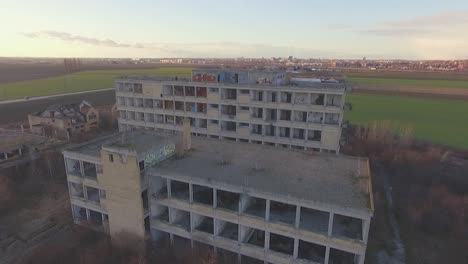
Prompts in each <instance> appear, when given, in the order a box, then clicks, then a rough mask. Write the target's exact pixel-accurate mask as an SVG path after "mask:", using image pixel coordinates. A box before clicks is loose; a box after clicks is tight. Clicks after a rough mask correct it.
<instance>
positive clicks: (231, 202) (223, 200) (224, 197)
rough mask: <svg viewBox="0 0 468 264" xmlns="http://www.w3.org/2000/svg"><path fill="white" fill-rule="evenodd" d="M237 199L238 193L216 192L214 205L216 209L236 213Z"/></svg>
mask: <svg viewBox="0 0 468 264" xmlns="http://www.w3.org/2000/svg"><path fill="white" fill-rule="evenodd" d="M239 197H240V195H239V194H238V193H233V192H228V191H223V190H216V198H217V201H216V205H217V207H218V208H221V209H226V210H231V211H235V212H237V211H238V210H239Z"/></svg>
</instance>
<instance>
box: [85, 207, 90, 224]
mask: <svg viewBox="0 0 468 264" xmlns="http://www.w3.org/2000/svg"><path fill="white" fill-rule="evenodd" d="M85 209H86V221H89V215H90V214H89V209H88V208H85Z"/></svg>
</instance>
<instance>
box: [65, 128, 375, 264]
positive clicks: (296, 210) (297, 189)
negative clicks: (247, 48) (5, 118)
mask: <svg viewBox="0 0 468 264" xmlns="http://www.w3.org/2000/svg"><path fill="white" fill-rule="evenodd" d="M183 131H184V132H183V135H182V136H181V135H177V134H176V135H174V133H167V134H162V132H157V131H152V130H136V131H130V132H120V133H118V134H114V135H110V136H106V137H103V138H99V139H96V140H94V141H90V142H88V143H84V144H81V145H77V146H75V147H72V148H70V149H68V150H66V151H64V152H63V154H64V159H65V165H66V169H67V178H68V186H69V192H70V200H71V206H72V214H73V218H74V221H75V223H77V224H86V225H87V226H89V227H92V228H95V229H98V230H101V231H103V232H106V233H108V234H110V236H111V237H112V238H113V239H114V237H115V236H116V235H117V234H119V233H121V232H130V233H132V234H134V235H136V236H137V237H139V238H141V239H142V240H143V239H153V240H155V241H164V240H167V241H169V242H171V243H173V244H177V243H186V244H188V245H192V246H193V245H195V244H196V245H199V244H201V245H205V246H206V247H210V248H211V249H212V250H214V252H215V253H217V254H223V255H230V256H232V257H233V258H235V259H237V261H239V262H240V263H274V264H280V263H304V264H306V263H324V264H331V263H356V264H363V263H364V257H365V252H366V246H367V238H368V234H369V224H370V220H371V217H372V215H373V210H374V209H373V200H372V190H371V186H372V185H371V178H370V172H369V163H368V159H366V158H358V157H348V156H343V155H332V154H326V153H315V152H304V151H298V150H291V149H282V148H274V147H272V146H266V145H257V144H239V143H236V142H232V141H226V140H222V141H220V140H215V139H210V138H205V137H191V136H190V133H191V130H190V122H189V120H188V119H185V120H184V124H183Z"/></svg>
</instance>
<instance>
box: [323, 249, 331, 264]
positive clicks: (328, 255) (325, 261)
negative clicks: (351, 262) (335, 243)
mask: <svg viewBox="0 0 468 264" xmlns="http://www.w3.org/2000/svg"><path fill="white" fill-rule="evenodd" d="M329 260H330V247H328V246H327V247H326V249H325V260H324V262H323V263H324V264H328V261H329Z"/></svg>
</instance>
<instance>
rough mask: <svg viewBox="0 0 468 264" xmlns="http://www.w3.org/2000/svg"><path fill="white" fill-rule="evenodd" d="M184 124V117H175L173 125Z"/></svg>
mask: <svg viewBox="0 0 468 264" xmlns="http://www.w3.org/2000/svg"><path fill="white" fill-rule="evenodd" d="M183 123H184V117H183V116H176V117H175V124H176V125H178V126H181V125H182V124H183Z"/></svg>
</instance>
